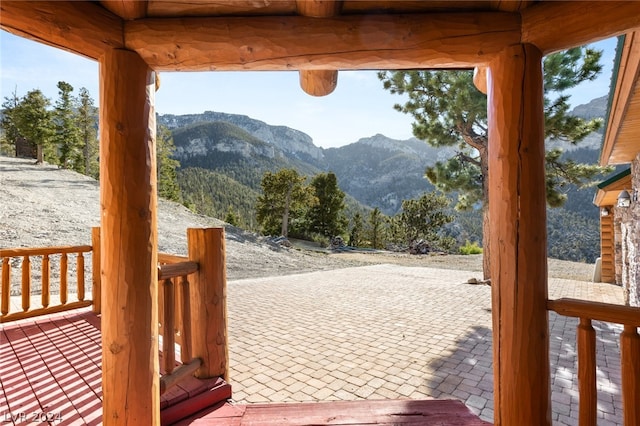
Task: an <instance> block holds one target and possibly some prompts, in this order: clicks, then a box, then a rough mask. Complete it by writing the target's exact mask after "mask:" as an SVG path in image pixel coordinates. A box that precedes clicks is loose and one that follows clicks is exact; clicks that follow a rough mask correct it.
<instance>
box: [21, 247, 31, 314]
mask: <svg viewBox="0 0 640 426" xmlns="http://www.w3.org/2000/svg"><path fill="white" fill-rule="evenodd" d="M30 299H31V261H30V260H29V256H24V257H23V258H22V310H23V311H25V312H26V311H28V310H29V307H30V303H31V301H30Z"/></svg>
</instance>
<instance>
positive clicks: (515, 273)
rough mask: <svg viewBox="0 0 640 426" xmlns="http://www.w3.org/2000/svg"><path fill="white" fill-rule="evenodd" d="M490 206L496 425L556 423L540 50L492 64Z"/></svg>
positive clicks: (515, 51)
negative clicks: (552, 390) (551, 381)
mask: <svg viewBox="0 0 640 426" xmlns="http://www.w3.org/2000/svg"><path fill="white" fill-rule="evenodd" d="M487 83H488V84H487V88H488V92H489V93H488V115H489V170H490V173H489V188H490V189H489V209H490V212H489V213H490V218H491V229H492V230H493V231H492V232H493V235H492V238H491V253H492V259H491V284H492V285H491V289H492V306H493V309H492V310H493V360H494V363H493V370H494V407H495V410H494V412H495V418H494V421H495V424H496V425H531V426H533V425H536V426H540V425H550V424H551V389H550V377H549V375H550V372H549V370H550V368H549V327H548V314H547V309H546V298H547V250H546V210H545V208H546V200H545V178H544V173H545V168H544V120H543V93H542V54H541V52H540V51H539V50H538V49H537V48H536V47H535V46H532V45H514V46H510V47H508V48H506V49H505V50H503V51H502V52H501V53H500V54H498V56H497V57H496V59H495V60H493V61H492V62H491V63H490V64H489V72H488V81H487Z"/></svg>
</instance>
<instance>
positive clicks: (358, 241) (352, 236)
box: [348, 213, 364, 247]
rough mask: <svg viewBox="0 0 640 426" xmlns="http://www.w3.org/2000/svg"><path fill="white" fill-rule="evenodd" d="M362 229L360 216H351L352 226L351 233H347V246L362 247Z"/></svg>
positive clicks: (358, 214) (357, 214)
mask: <svg viewBox="0 0 640 426" xmlns="http://www.w3.org/2000/svg"><path fill="white" fill-rule="evenodd" d="M363 228H364V225H363V223H362V216H360V213H356V214H355V215H354V216H353V225H352V226H351V232H350V233H349V243H348V244H349V245H350V246H352V247H360V246H361V245H362V234H363Z"/></svg>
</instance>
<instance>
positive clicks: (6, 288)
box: [0, 257, 11, 315]
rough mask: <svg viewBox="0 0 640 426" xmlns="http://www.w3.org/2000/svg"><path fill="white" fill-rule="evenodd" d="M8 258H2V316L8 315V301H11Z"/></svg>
mask: <svg viewBox="0 0 640 426" xmlns="http://www.w3.org/2000/svg"><path fill="white" fill-rule="evenodd" d="M9 260H10V258H8V257H3V258H2V306H1V307H0V312H2V315H7V314H8V313H9V300H11V264H10V263H9Z"/></svg>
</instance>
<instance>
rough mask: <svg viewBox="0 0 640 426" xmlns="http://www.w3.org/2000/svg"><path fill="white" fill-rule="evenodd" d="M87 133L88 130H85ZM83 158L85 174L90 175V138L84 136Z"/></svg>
mask: <svg viewBox="0 0 640 426" xmlns="http://www.w3.org/2000/svg"><path fill="white" fill-rule="evenodd" d="M85 131H86V129H85ZM82 156H83V157H84V174H85V175H89V172H90V170H89V169H90V168H91V159H90V158H89V138H88V137H87V135H86V134H85V135H84V146H83V147H82Z"/></svg>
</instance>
